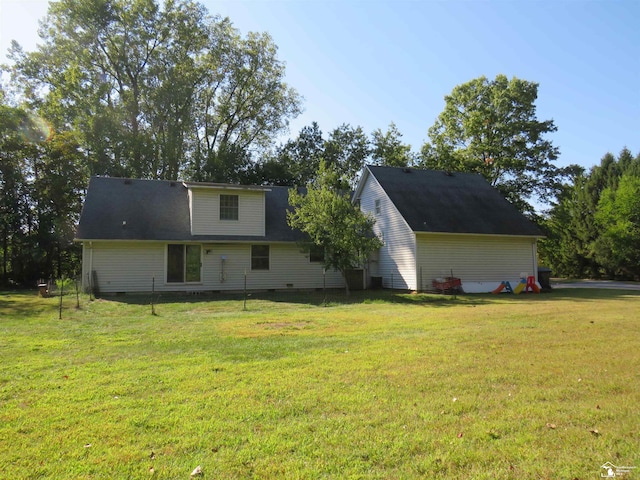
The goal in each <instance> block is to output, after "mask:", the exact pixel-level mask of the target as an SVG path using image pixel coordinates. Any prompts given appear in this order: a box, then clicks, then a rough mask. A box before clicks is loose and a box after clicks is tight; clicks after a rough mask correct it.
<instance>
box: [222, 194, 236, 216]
mask: <svg viewBox="0 0 640 480" xmlns="http://www.w3.org/2000/svg"><path fill="white" fill-rule="evenodd" d="M220 220H238V195H220Z"/></svg>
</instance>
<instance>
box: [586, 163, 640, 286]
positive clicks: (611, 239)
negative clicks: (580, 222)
mask: <svg viewBox="0 0 640 480" xmlns="http://www.w3.org/2000/svg"><path fill="white" fill-rule="evenodd" d="M595 218H596V221H597V225H598V226H599V227H600V229H601V233H600V235H599V236H598V238H597V239H596V241H595V244H594V250H595V258H596V259H597V260H598V262H599V263H600V264H601V265H602V266H603V267H604V268H605V269H606V270H607V271H608V272H611V273H613V274H618V273H619V274H622V275H623V276H630V277H635V278H638V277H640V176H639V175H630V174H625V175H623V176H622V177H621V178H620V181H619V184H618V187H617V188H616V189H614V188H607V189H605V190H604V191H603V192H602V196H601V198H600V201H599V202H598V209H597V211H596V214H595Z"/></svg>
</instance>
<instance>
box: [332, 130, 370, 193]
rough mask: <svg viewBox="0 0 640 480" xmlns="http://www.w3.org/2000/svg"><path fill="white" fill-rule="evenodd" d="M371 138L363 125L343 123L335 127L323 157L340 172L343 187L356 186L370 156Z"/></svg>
mask: <svg viewBox="0 0 640 480" xmlns="http://www.w3.org/2000/svg"><path fill="white" fill-rule="evenodd" d="M369 153H370V150H369V139H368V138H367V136H366V135H365V133H364V131H363V130H362V127H355V128H354V127H352V126H350V125H347V124H342V125H340V126H339V127H338V128H335V129H334V130H333V131H332V132H331V133H330V134H329V138H328V139H327V141H326V142H325V143H324V156H323V159H324V161H325V162H326V163H327V165H328V166H331V167H334V168H335V169H336V170H337V171H338V172H340V178H339V181H342V182H343V188H354V187H355V185H356V183H357V181H358V176H359V175H360V172H361V171H362V169H363V168H364V165H365V163H366V161H367V158H368V157H369Z"/></svg>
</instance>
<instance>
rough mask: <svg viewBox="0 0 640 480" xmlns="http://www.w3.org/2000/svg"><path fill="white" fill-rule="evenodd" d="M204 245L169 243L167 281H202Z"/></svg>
mask: <svg viewBox="0 0 640 480" xmlns="http://www.w3.org/2000/svg"><path fill="white" fill-rule="evenodd" d="M201 270H202V246H201V245H189V244H184V243H170V244H168V245H167V277H166V280H167V283H197V282H200V279H201V278H202V276H201Z"/></svg>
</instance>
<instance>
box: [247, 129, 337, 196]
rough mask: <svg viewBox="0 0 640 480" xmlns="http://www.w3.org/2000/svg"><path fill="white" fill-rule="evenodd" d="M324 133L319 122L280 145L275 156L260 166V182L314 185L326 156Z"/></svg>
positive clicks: (257, 169)
mask: <svg viewBox="0 0 640 480" xmlns="http://www.w3.org/2000/svg"><path fill="white" fill-rule="evenodd" d="M324 143H325V142H324V139H323V138H322V130H320V127H319V126H318V124H317V123H316V122H313V123H312V124H311V125H309V126H305V127H303V128H302V130H300V133H299V134H298V137H297V138H295V139H289V140H287V142H286V143H284V144H283V145H281V146H279V147H278V148H277V149H276V150H275V153H274V154H273V156H271V157H269V158H267V159H265V160H264V161H262V162H259V163H258V165H256V172H257V176H258V177H259V182H260V183H265V184H271V185H288V186H303V185H306V184H307V183H309V182H311V181H312V180H313V179H314V178H315V175H316V173H317V171H318V168H319V167H320V161H321V160H322V157H323V155H324Z"/></svg>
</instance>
